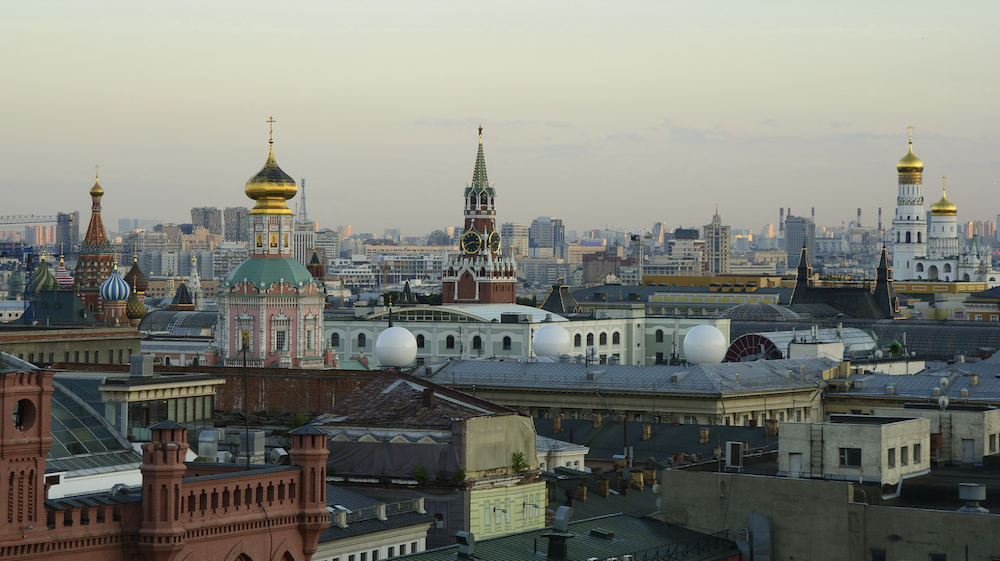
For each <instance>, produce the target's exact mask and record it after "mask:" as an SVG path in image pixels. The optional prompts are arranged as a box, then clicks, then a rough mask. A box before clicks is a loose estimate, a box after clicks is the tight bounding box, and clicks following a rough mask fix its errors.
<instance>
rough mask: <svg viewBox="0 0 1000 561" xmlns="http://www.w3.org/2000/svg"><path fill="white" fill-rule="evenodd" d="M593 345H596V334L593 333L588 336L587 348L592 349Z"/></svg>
mask: <svg viewBox="0 0 1000 561" xmlns="http://www.w3.org/2000/svg"><path fill="white" fill-rule="evenodd" d="M593 344H594V334H593V333H588V334H587V346H588V347H590V346H592V345H593Z"/></svg>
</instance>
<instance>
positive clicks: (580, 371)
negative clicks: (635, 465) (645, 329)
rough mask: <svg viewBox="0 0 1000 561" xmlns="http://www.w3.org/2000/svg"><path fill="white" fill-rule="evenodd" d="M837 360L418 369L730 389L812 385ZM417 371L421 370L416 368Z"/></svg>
mask: <svg viewBox="0 0 1000 561" xmlns="http://www.w3.org/2000/svg"><path fill="white" fill-rule="evenodd" d="M839 364H840V362H839V361H837V360H833V359H828V358H810V359H780V360H759V361H755V362H730V363H722V364H698V365H686V366H667V365H653V366H633V365H608V364H590V365H587V364H578V363H561V362H560V363H551V362H546V363H543V362H528V363H526V362H514V361H499V360H457V361H449V362H446V363H443V364H440V365H435V366H433V367H430V368H429V370H428V369H425V370H424V373H425V376H426V377H427V379H429V380H431V381H433V382H437V383H439V384H444V385H451V386H461V387H466V386H472V385H476V386H479V387H481V388H483V387H489V386H493V387H506V388H520V389H526V388H548V389H557V390H567V391H569V390H578V391H586V392H592V391H594V390H606V391H616V392H651V393H661V394H731V393H746V392H753V391H760V390H780V389H800V388H810V387H816V383H817V382H816V381H815V379H816V378H821V376H819V373H820V372H822V371H824V370H829V369H831V368H835V367H837V366H839ZM803 366H804V367H805V368H806V372H807V377H806V378H807V379H805V380H802V379H800V376H799V375H798V373H799V372H800V368H801V367H803ZM789 371H793V372H794V375H791V376H790V375H789ZM417 372H418V373H420V372H421V371H420V370H419V369H418V370H417ZM428 372H430V373H429V374H428ZM737 375H738V376H737Z"/></svg>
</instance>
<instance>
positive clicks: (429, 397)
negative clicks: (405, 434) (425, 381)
mask: <svg viewBox="0 0 1000 561" xmlns="http://www.w3.org/2000/svg"><path fill="white" fill-rule="evenodd" d="M424 407H426V408H428V409H434V390H432V389H431V388H424Z"/></svg>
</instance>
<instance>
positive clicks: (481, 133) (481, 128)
mask: <svg viewBox="0 0 1000 561" xmlns="http://www.w3.org/2000/svg"><path fill="white" fill-rule="evenodd" d="M479 143H480V144H482V143H483V125H481V124H480V125H479Z"/></svg>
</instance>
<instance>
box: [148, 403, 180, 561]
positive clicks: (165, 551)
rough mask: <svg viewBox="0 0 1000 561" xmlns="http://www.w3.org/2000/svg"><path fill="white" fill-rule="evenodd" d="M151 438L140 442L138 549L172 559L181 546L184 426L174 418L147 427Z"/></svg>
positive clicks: (159, 559)
mask: <svg viewBox="0 0 1000 561" xmlns="http://www.w3.org/2000/svg"><path fill="white" fill-rule="evenodd" d="M149 428H150V430H151V431H152V437H153V438H152V442H150V443H148V444H143V445H142V467H141V468H140V470H141V471H142V525H141V526H140V528H139V550H140V551H142V553H143V555H145V556H146V559H149V560H150V561H173V559H174V558H175V557H177V554H179V553H180V552H181V551H182V550H183V549H184V532H185V530H184V524H182V523H181V520H180V516H181V483H182V480H183V478H184V472H185V471H186V470H187V468H186V467H185V466H184V460H185V459H186V456H187V451H188V444H187V428H186V427H185V426H184V425H181V424H179V423H176V422H174V421H163V422H161V423H157V424H155V425H153V426H151V427H149Z"/></svg>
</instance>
